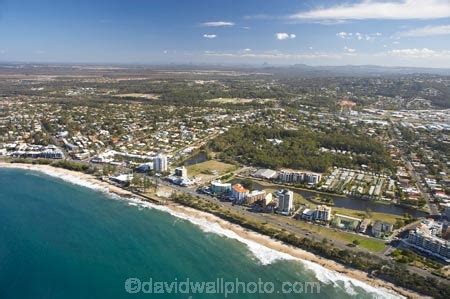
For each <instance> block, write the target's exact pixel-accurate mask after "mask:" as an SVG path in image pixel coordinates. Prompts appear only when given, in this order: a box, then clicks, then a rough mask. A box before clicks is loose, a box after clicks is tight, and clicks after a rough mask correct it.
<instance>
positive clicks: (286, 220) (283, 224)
mask: <svg viewBox="0 0 450 299" xmlns="http://www.w3.org/2000/svg"><path fill="white" fill-rule="evenodd" d="M158 184H159V185H160V186H165V187H166V188H170V189H172V190H173V191H175V192H179V193H183V194H188V195H191V196H194V197H200V198H202V199H204V200H207V201H209V202H212V203H214V204H218V205H219V206H221V207H223V208H227V209H230V210H232V211H234V212H236V213H239V214H241V215H242V216H244V217H246V218H247V219H250V220H256V221H259V222H263V223H265V222H266V223H270V224H271V225H272V226H274V227H276V228H279V229H285V230H287V231H289V232H292V233H294V234H296V235H297V236H298V237H300V238H307V239H310V240H312V241H316V242H317V241H319V242H320V241H322V237H321V236H320V234H317V232H311V231H309V230H307V229H305V228H301V227H299V226H297V225H296V222H297V223H298V220H295V219H292V218H291V217H282V216H279V215H277V214H269V213H257V212H253V211H251V210H249V208H248V207H245V206H241V205H233V204H232V203H231V202H228V201H220V200H218V199H216V198H214V197H212V196H208V195H205V194H199V193H197V192H196V191H195V189H192V188H186V187H180V186H177V185H174V184H171V183H169V182H166V181H162V180H159V182H158ZM414 225H417V222H414V223H411V224H408V225H407V226H406V227H404V229H403V230H401V231H404V230H405V229H408V228H411V227H413V226H414ZM399 232H400V231H399ZM399 232H398V233H399ZM355 235H356V234H355ZM328 242H329V244H330V246H334V247H337V248H339V249H346V250H351V251H354V252H364V253H370V254H372V255H375V256H377V257H379V258H380V259H382V260H385V261H392V258H391V257H390V256H388V254H389V253H390V252H392V251H393V250H394V249H395V248H394V247H391V246H387V248H386V249H385V250H384V251H383V252H380V253H376V252H373V251H369V250H367V249H365V248H361V247H349V246H348V243H347V242H342V241H340V240H328ZM405 266H406V268H407V269H409V270H410V271H411V272H414V273H417V274H420V275H422V276H425V277H432V278H435V279H437V280H439V281H444V282H446V283H448V280H446V279H443V278H441V277H437V276H435V275H433V274H432V273H430V272H428V271H426V270H424V269H420V268H417V267H414V266H410V265H405Z"/></svg>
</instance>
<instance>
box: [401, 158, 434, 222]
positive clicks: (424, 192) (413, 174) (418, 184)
mask: <svg viewBox="0 0 450 299" xmlns="http://www.w3.org/2000/svg"><path fill="white" fill-rule="evenodd" d="M402 156H403V158H402V159H403V161H404V162H405V165H406V168H407V169H408V172H409V174H410V175H411V177H412V179H413V180H414V181H415V182H416V187H417V190H419V191H420V193H421V194H422V197H423V198H424V199H425V201H426V202H427V205H428V208H429V210H430V215H431V216H437V215H439V210H438V208H437V206H436V205H435V204H434V203H432V202H431V199H430V195H429V194H428V192H427V190H425V189H424V187H423V186H422V182H423V180H422V178H421V177H420V175H419V174H418V173H417V172H416V170H415V169H414V166H413V165H412V163H411V161H409V160H408V159H407V158H405V156H404V155H402Z"/></svg>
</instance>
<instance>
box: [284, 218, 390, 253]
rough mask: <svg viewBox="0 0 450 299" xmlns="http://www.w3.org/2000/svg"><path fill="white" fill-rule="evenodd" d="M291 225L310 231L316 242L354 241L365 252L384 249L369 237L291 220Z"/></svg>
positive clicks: (380, 241)
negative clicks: (325, 240) (323, 240)
mask: <svg viewBox="0 0 450 299" xmlns="http://www.w3.org/2000/svg"><path fill="white" fill-rule="evenodd" d="M291 223H292V224H293V225H295V226H298V227H301V228H305V229H307V230H308V231H310V232H311V233H312V234H315V235H317V240H316V241H321V240H322V239H323V238H327V239H329V240H333V239H334V240H339V241H342V242H345V243H349V244H350V243H352V242H353V241H354V240H358V241H359V243H360V244H359V245H358V246H359V247H361V248H365V249H367V250H370V251H373V252H382V251H383V250H384V248H385V247H386V244H385V243H384V241H382V240H377V239H373V238H369V237H364V236H360V235H357V234H353V233H349V232H344V231H340V230H335V229H332V228H328V227H324V226H320V225H314V224H311V223H308V222H304V221H296V220H292V221H291Z"/></svg>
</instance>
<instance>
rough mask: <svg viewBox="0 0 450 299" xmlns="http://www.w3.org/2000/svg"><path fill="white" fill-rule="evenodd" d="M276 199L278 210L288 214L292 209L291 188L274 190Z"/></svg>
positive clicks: (292, 197) (292, 195)
mask: <svg viewBox="0 0 450 299" xmlns="http://www.w3.org/2000/svg"><path fill="white" fill-rule="evenodd" d="M275 196H276V198H277V199H278V211H279V212H281V213H282V214H289V213H290V212H292V210H293V209H294V192H292V191H291V190H279V191H277V192H275Z"/></svg>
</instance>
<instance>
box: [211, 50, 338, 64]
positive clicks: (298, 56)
mask: <svg viewBox="0 0 450 299" xmlns="http://www.w3.org/2000/svg"><path fill="white" fill-rule="evenodd" d="M204 54H205V55H206V56H214V57H229V58H253V59H273V60H288V61H289V60H303V59H306V60H308V59H318V58H322V59H340V58H341V57H342V55H340V54H335V53H322V52H314V53H283V52H279V51H276V50H275V51H266V52H260V53H253V52H245V51H238V52H214V51H205V52H204Z"/></svg>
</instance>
